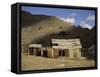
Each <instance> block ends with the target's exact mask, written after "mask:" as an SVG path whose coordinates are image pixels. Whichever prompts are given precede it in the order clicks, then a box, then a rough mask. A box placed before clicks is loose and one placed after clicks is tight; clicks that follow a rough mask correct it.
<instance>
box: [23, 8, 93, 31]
mask: <svg viewBox="0 0 100 77" xmlns="http://www.w3.org/2000/svg"><path fill="white" fill-rule="evenodd" d="M21 10H23V11H27V12H29V13H31V14H43V15H49V16H56V17H57V18H59V19H61V20H63V21H64V22H69V23H71V24H75V25H76V26H79V25H80V26H81V27H83V28H88V29H92V28H93V27H94V26H95V10H82V9H67V8H48V7H34V6H22V7H21Z"/></svg>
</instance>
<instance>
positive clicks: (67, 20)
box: [57, 17, 75, 25]
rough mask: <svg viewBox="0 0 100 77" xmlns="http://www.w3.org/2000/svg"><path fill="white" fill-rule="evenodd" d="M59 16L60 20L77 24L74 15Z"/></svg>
mask: <svg viewBox="0 0 100 77" xmlns="http://www.w3.org/2000/svg"><path fill="white" fill-rule="evenodd" d="M57 18H59V19H60V20H62V21H64V22H67V23H70V24H71V25H74V24H75V18H73V17H67V18H62V17H57Z"/></svg>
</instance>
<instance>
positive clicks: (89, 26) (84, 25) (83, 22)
mask: <svg viewBox="0 0 100 77" xmlns="http://www.w3.org/2000/svg"><path fill="white" fill-rule="evenodd" d="M80 26H81V27H82V28H88V29H92V28H93V26H92V25H90V24H87V23H86V22H85V21H82V22H81V23H80Z"/></svg>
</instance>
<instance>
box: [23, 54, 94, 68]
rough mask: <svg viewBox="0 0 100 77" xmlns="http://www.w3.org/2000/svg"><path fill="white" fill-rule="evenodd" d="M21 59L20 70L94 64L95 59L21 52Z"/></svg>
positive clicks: (89, 65) (90, 65)
mask: <svg viewBox="0 0 100 77" xmlns="http://www.w3.org/2000/svg"><path fill="white" fill-rule="evenodd" d="M21 61H22V63H21V64H22V65H21V66H22V70H41V69H56V68H73V67H74V68H75V67H92V66H95V61H93V60H79V59H68V58H66V57H59V58H56V59H50V58H44V57H37V56H31V55H25V54H22V59H21Z"/></svg>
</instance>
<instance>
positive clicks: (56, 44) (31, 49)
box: [28, 39, 82, 58]
mask: <svg viewBox="0 0 100 77" xmlns="http://www.w3.org/2000/svg"><path fill="white" fill-rule="evenodd" d="M51 43H52V46H51V47H42V45H41V44H29V46H28V53H29V54H30V55H35V56H42V57H48V58H58V57H59V56H65V57H68V58H81V48H82V46H81V43H80V40H79V39H52V41H51Z"/></svg>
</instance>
